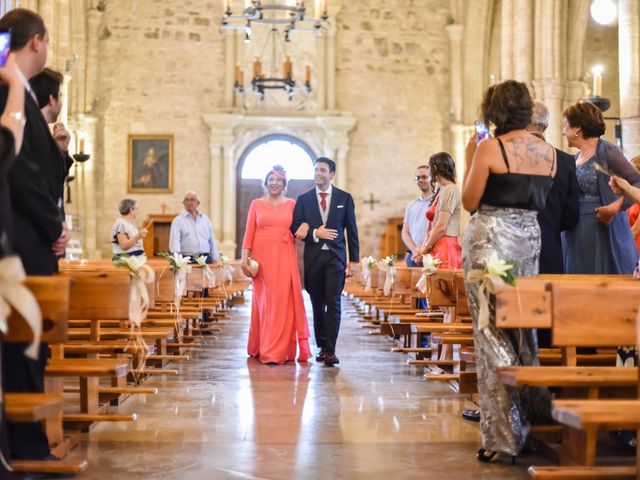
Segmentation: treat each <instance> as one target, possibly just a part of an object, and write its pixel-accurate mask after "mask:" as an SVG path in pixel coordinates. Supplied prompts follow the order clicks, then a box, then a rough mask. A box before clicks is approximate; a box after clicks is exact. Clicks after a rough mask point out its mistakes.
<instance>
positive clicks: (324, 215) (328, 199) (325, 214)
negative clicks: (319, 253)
mask: <svg viewBox="0 0 640 480" xmlns="http://www.w3.org/2000/svg"><path fill="white" fill-rule="evenodd" d="M320 193H326V194H327V196H326V198H325V202H326V203H327V209H326V210H325V211H324V212H323V211H322V205H320V202H321V201H322V197H321V196H320ZM332 193H333V185H331V184H329V188H327V190H326V191H325V192H323V191H322V190H320V189H319V188H318V187H316V200H317V201H318V210H320V216H321V217H322V223H323V224H324V225H326V223H327V219H328V218H329V209H330V208H331V197H332V196H333V195H332ZM316 230H317V228H314V229H313V241H314V242H316V243H318V242H319V241H320V239H319V238H318V237H316ZM322 250H329V247H328V246H327V244H326V243H323V244H322Z"/></svg>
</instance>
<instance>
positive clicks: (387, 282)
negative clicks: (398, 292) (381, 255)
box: [378, 260, 396, 297]
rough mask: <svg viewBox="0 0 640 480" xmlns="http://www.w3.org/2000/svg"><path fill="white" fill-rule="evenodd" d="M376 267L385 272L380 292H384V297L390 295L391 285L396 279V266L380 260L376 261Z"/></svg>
mask: <svg viewBox="0 0 640 480" xmlns="http://www.w3.org/2000/svg"><path fill="white" fill-rule="evenodd" d="M378 269H380V270H382V271H383V272H386V275H385V278H384V287H383V288H382V293H383V294H384V296H385V297H388V296H389V295H391V287H392V286H393V284H394V283H395V281H396V267H393V266H391V265H389V264H388V263H386V262H383V261H382V260H380V261H379V262H378Z"/></svg>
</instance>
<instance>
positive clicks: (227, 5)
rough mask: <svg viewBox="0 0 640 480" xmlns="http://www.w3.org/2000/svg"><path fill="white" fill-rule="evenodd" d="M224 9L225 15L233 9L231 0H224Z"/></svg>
mask: <svg viewBox="0 0 640 480" xmlns="http://www.w3.org/2000/svg"><path fill="white" fill-rule="evenodd" d="M222 8H223V9H224V10H223V11H222V13H224V14H225V15H226V14H227V12H228V11H229V10H231V0H224V4H223V7H222Z"/></svg>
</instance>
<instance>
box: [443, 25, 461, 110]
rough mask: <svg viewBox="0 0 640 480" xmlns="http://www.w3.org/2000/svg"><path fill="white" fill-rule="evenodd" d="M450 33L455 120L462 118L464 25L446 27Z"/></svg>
mask: <svg viewBox="0 0 640 480" xmlns="http://www.w3.org/2000/svg"><path fill="white" fill-rule="evenodd" d="M445 29H446V30H447V33H448V34H449V43H450V44H451V67H450V70H451V74H450V79H451V114H452V116H453V120H454V121H456V122H459V121H461V120H462V98H463V92H462V75H463V73H462V68H463V65H462V53H463V52H462V37H463V35H464V25H460V24H458V23H454V24H451V25H447V26H446V27H445Z"/></svg>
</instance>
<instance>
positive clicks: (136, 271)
mask: <svg viewBox="0 0 640 480" xmlns="http://www.w3.org/2000/svg"><path fill="white" fill-rule="evenodd" d="M113 264H114V265H115V266H116V267H120V268H126V269H127V270H129V273H130V274H131V290H130V292H129V320H130V321H131V323H132V325H134V326H136V327H140V326H141V325H142V321H143V320H144V319H145V318H147V311H148V310H149V292H147V287H145V283H152V282H153V281H154V280H155V279H156V274H155V272H154V271H153V269H152V268H151V267H150V266H149V265H147V257H145V256H144V255H138V256H136V255H133V256H131V255H126V254H124V255H118V256H116V257H114V258H113Z"/></svg>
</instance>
